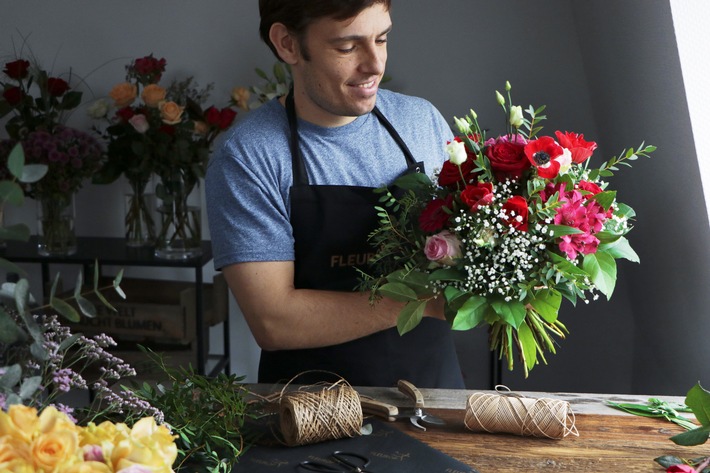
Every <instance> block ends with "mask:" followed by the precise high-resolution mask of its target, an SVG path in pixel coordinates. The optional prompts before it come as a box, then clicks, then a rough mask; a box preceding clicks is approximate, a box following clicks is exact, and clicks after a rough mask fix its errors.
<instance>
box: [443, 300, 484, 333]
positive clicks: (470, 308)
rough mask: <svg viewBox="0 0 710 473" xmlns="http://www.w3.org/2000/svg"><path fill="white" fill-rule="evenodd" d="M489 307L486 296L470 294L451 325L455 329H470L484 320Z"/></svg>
mask: <svg viewBox="0 0 710 473" xmlns="http://www.w3.org/2000/svg"><path fill="white" fill-rule="evenodd" d="M487 309H488V301H486V298H485V297H481V296H470V297H469V298H468V300H466V302H464V303H463V305H462V306H461V307H460V308H459V310H458V311H457V312H456V317H455V318H454V321H453V323H452V325H451V328H452V329H453V330H470V329H472V328H474V327H477V326H478V325H479V324H481V322H483V320H484V317H485V315H486V310H487Z"/></svg>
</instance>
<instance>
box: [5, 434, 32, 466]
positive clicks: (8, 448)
mask: <svg viewBox="0 0 710 473" xmlns="http://www.w3.org/2000/svg"><path fill="white" fill-rule="evenodd" d="M29 461H30V448H29V444H28V443H27V442H25V441H24V440H21V439H18V438H17V437H13V436H10V435H3V436H2V437H0V471H5V465H7V464H10V463H13V462H22V463H27V462H29Z"/></svg>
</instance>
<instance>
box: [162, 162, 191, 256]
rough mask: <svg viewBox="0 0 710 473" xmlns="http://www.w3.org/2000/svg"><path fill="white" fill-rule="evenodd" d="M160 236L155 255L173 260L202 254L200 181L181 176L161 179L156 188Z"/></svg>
mask: <svg viewBox="0 0 710 473" xmlns="http://www.w3.org/2000/svg"><path fill="white" fill-rule="evenodd" d="M156 197H157V200H158V235H157V237H156V240H155V256H156V257H158V258H163V259H170V260H184V259H190V258H194V257H197V256H200V255H201V254H202V247H201V243H202V228H201V226H202V221H201V211H202V206H201V203H200V192H199V187H198V185H197V182H196V181H194V180H189V179H184V178H183V177H182V176H180V175H176V176H170V177H168V178H161V181H160V182H159V183H158V185H157V186H156Z"/></svg>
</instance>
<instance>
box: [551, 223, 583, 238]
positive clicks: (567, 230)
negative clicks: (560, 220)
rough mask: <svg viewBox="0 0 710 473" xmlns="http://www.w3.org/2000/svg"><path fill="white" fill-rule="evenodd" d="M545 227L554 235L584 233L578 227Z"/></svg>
mask: <svg viewBox="0 0 710 473" xmlns="http://www.w3.org/2000/svg"><path fill="white" fill-rule="evenodd" d="M547 229H548V230H550V231H551V232H552V234H553V236H554V237H560V236H563V235H576V234H579V233H584V232H582V230H580V229H579V228H574V227H569V226H567V225H548V226H547Z"/></svg>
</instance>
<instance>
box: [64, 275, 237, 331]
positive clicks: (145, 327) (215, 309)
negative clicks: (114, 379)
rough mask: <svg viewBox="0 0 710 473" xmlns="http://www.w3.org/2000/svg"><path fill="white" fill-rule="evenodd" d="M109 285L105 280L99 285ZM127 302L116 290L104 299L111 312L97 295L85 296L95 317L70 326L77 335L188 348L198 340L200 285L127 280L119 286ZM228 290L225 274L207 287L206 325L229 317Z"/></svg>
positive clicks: (205, 292) (205, 299) (84, 318)
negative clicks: (105, 335) (95, 314)
mask: <svg viewBox="0 0 710 473" xmlns="http://www.w3.org/2000/svg"><path fill="white" fill-rule="evenodd" d="M110 284H111V281H110V280H107V281H102V283H101V287H103V286H106V285H110ZM121 288H122V289H123V291H124V292H125V293H126V299H121V298H120V297H119V296H118V294H116V293H115V292H114V291H113V290H108V291H104V292H103V294H104V296H105V297H106V298H107V299H108V300H109V302H110V303H111V304H112V305H113V307H114V308H116V312H114V311H112V310H110V309H109V308H107V307H106V306H104V305H103V304H101V302H99V301H98V299H97V298H96V297H95V296H90V297H87V298H89V299H90V300H92V302H94V304H95V305H96V309H97V316H96V317H95V318H89V317H86V316H82V318H81V320H80V321H79V322H78V323H70V324H68V325H69V326H70V327H71V329H72V331H73V332H75V333H76V332H82V333H85V334H87V335H93V334H98V333H106V334H107V335H110V336H111V337H113V338H115V339H116V340H119V341H131V342H136V343H138V342H160V343H167V344H182V345H185V344H189V343H190V342H192V340H194V338H195V334H196V330H195V310H196V300H195V298H196V287H195V284H194V283H192V282H182V281H164V280H156V279H136V278H133V279H129V278H126V279H124V280H123V281H122V282H121ZM227 312H228V289H227V283H226V281H225V280H224V276H222V274H221V273H220V274H217V275H216V276H215V277H214V279H213V281H212V283H211V284H204V285H203V319H204V323H205V334H207V329H206V328H207V327H209V326H212V325H216V324H218V323H221V322H223V321H224V320H225V318H226V317H227Z"/></svg>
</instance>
